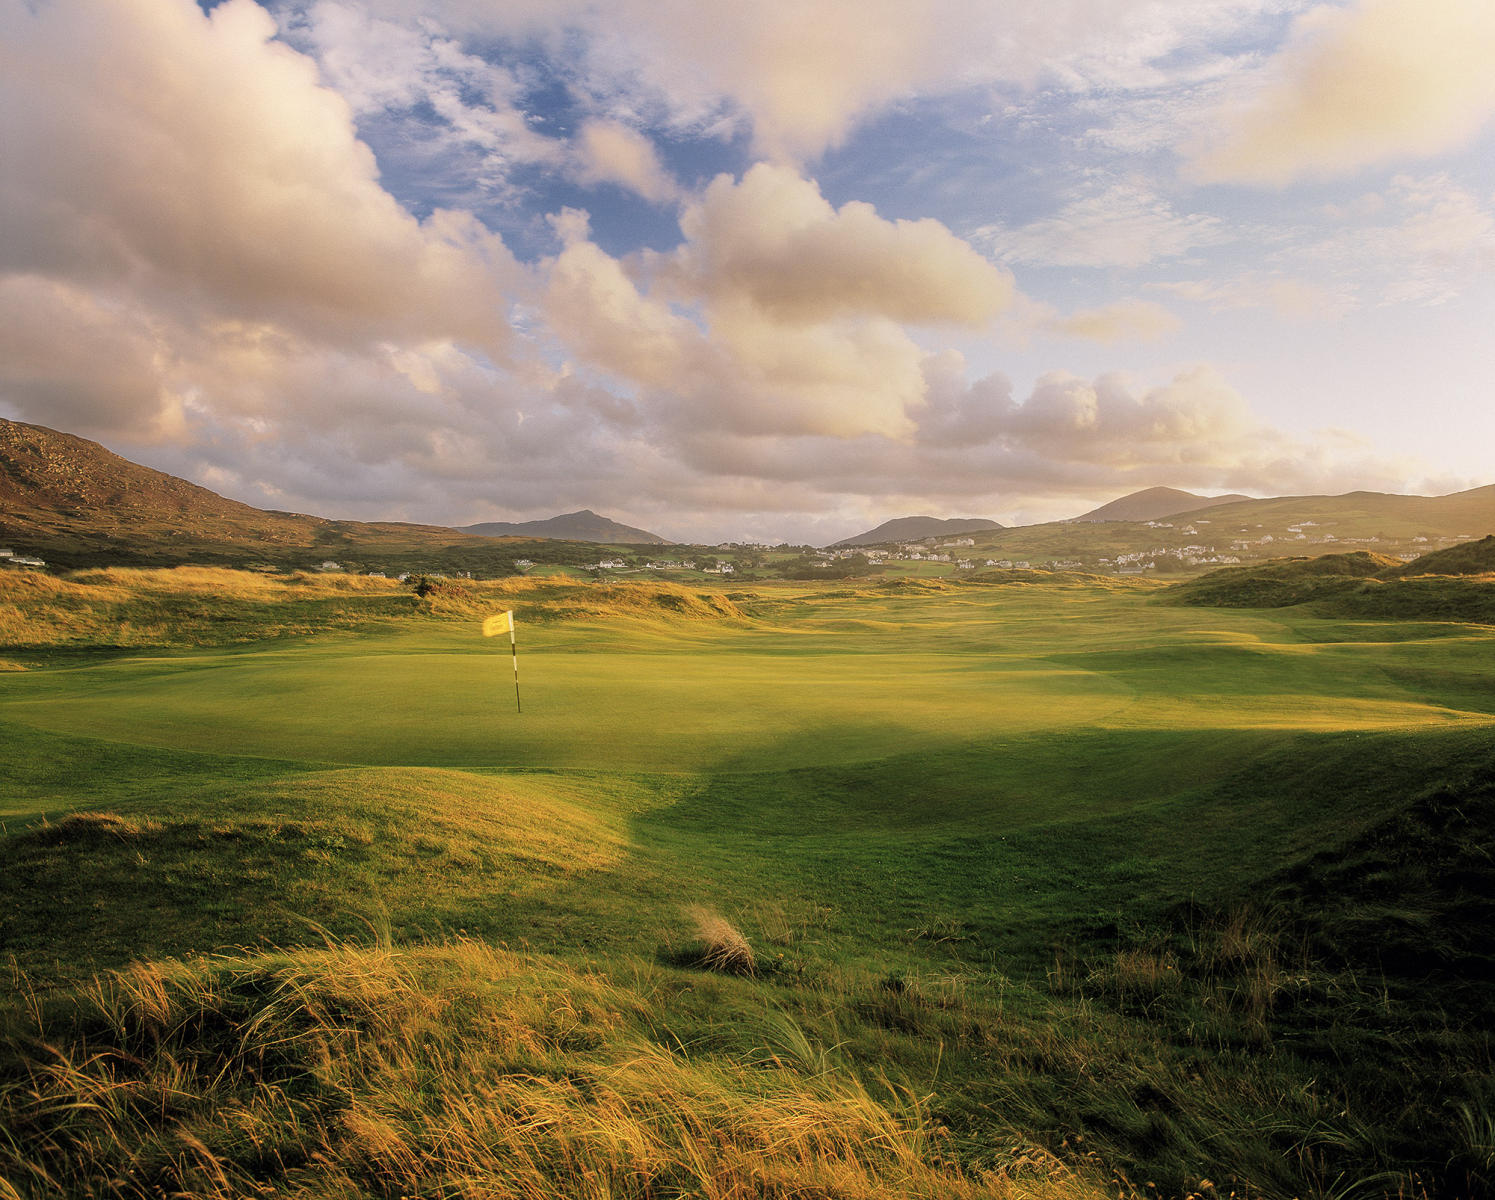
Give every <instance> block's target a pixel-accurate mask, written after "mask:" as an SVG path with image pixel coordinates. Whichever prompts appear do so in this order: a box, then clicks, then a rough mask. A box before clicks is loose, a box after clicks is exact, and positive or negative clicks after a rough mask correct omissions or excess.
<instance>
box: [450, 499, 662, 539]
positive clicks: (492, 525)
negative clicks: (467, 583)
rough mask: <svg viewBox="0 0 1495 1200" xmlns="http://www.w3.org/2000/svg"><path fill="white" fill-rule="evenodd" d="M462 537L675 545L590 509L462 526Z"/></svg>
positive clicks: (460, 526)
mask: <svg viewBox="0 0 1495 1200" xmlns="http://www.w3.org/2000/svg"><path fill="white" fill-rule="evenodd" d="M457 530H458V532H460V533H471V534H475V535H477V536H478V537H524V538H545V539H547V540H549V539H555V540H558V541H567V542H592V543H594V544H598V545H604V546H621V545H627V546H668V545H671V544H672V543H671V542H670V541H669V539H668V538H662V537H660V536H659V535H658V534H657V533H650V532H649V531H648V530H646V529H635V528H634V527H633V526H631V525H622V524H619V523H618V522H617V521H613V520H610V519H609V518H607V517H604V516H599V515H598V514H597V513H594V512H593V511H592V510H591V509H589V508H584V509H582V510H581V511H580V512H574V513H563V514H562V515H561V516H558V517H547V518H546V519H545V520H543V521H517V522H515V521H484V522H482V523H481V524H478V525H459V526H457Z"/></svg>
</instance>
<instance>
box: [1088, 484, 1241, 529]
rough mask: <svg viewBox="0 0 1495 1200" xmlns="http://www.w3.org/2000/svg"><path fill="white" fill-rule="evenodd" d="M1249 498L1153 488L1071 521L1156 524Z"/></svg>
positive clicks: (1168, 488) (1135, 493)
mask: <svg viewBox="0 0 1495 1200" xmlns="http://www.w3.org/2000/svg"><path fill="white" fill-rule="evenodd" d="M1250 499H1251V497H1250V496H1242V495H1239V494H1238V493H1232V494H1231V495H1229V496H1196V495H1195V494H1194V493H1193V492H1183V491H1180V490H1179V489H1178V488H1170V487H1154V488H1146V489H1144V490H1143V491H1140V492H1133V493H1132V494H1131V495H1130V496H1123V497H1121V499H1119V500H1112V501H1111V502H1110V503H1109V504H1102V505H1101V506H1100V507H1099V508H1095V509H1091V510H1090V511H1089V512H1088V513H1085V514H1084V515H1083V516H1078V517H1075V518H1073V519H1074V520H1076V521H1156V520H1157V519H1158V518H1159V517H1174V516H1178V515H1179V514H1180V513H1187V512H1197V511H1198V510H1200V509H1203V508H1214V507H1216V506H1217V505H1221V504H1234V503H1236V502H1237V501H1240V500H1250Z"/></svg>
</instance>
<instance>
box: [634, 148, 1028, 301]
mask: <svg viewBox="0 0 1495 1200" xmlns="http://www.w3.org/2000/svg"><path fill="white" fill-rule="evenodd" d="M680 228H681V230H682V231H683V232H684V234H685V243H684V244H683V246H682V247H681V248H680V250H679V251H677V252H676V253H675V254H673V255H671V256H669V257H668V259H666V260H664V261H662V262H661V263H660V264H659V266H660V269H661V270H662V271H663V272H665V273H666V274H668V276H669V277H670V278H672V279H673V280H675V281H676V282H677V284H679V285H680V286H681V287H683V288H684V289H685V290H687V291H689V292H691V293H694V294H698V295H701V296H703V297H705V298H707V299H710V300H714V301H740V302H742V303H745V304H750V305H752V306H753V307H754V308H756V309H758V310H759V311H760V312H762V313H764V314H766V315H768V316H770V317H772V318H775V319H779V320H784V321H818V320H826V319H829V318H832V317H841V316H857V315H875V316H882V317H887V318H890V319H892V320H896V321H902V322H908V323H917V324H925V323H953V324H961V325H968V326H973V327H979V326H981V325H984V324H986V323H987V322H989V321H990V320H992V319H993V318H994V317H995V316H996V315H997V314H998V313H1000V312H1001V311H1002V310H1003V309H1004V308H1006V307H1007V305H1008V304H1010V303H1011V300H1012V296H1013V284H1012V279H1011V276H1009V275H1008V274H1007V272H1005V271H1003V270H1001V269H1000V268H998V267H996V266H993V265H992V264H991V263H990V262H988V261H987V260H986V259H985V258H983V257H982V256H981V255H980V254H978V253H977V252H976V251H975V250H974V249H973V248H972V247H971V246H970V245H969V244H968V243H966V242H964V241H962V240H961V239H960V238H958V237H956V236H955V235H954V234H953V233H951V232H950V230H948V229H947V228H946V227H945V226H944V225H942V224H940V223H939V222H938V221H934V220H930V219H924V220H919V221H901V220H900V221H888V220H885V219H883V218H882V217H879V216H878V215H877V211H876V210H875V209H874V208H873V207H872V206H871V205H870V204H865V203H862V202H860V201H852V202H850V203H848V204H845V205H843V206H842V207H841V208H840V209H834V208H832V207H831V205H830V204H829V203H828V202H827V201H826V200H825V198H824V197H823V196H822V195H821V194H820V190H819V188H818V187H817V186H816V185H815V184H814V183H813V182H812V181H810V180H807V179H803V178H801V177H800V176H799V175H798V174H797V173H795V172H793V171H790V170H786V169H784V168H781V167H773V166H769V165H767V164H765V163H759V164H758V165H757V166H755V167H753V168H752V169H751V170H749V171H748V172H747V174H746V175H744V176H743V178H742V179H741V180H740V181H734V180H733V179H732V178H731V177H730V176H726V175H722V176H718V177H717V178H716V179H715V180H714V181H713V182H712V183H711V185H710V186H709V187H708V188H707V189H706V192H705V195H704V196H703V197H702V199H701V200H700V201H699V202H698V203H696V204H693V205H691V206H690V207H689V208H687V210H686V211H685V213H684V215H683V216H682V217H681V220H680Z"/></svg>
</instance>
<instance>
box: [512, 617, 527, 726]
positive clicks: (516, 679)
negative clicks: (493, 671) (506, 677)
mask: <svg viewBox="0 0 1495 1200" xmlns="http://www.w3.org/2000/svg"><path fill="white" fill-rule="evenodd" d="M509 650H510V652H511V653H512V654H513V655H514V711H515V712H516V713H522V712H523V711H524V709H522V708H520V707H519V643H518V642H517V641H516V640H515V639H514V618H513V617H512V616H511V617H510V618H509Z"/></svg>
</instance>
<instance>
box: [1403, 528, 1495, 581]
mask: <svg viewBox="0 0 1495 1200" xmlns="http://www.w3.org/2000/svg"><path fill="white" fill-rule="evenodd" d="M1392 573H1393V574H1395V575H1400V576H1412V575H1495V534H1489V535H1487V536H1485V537H1482V538H1480V540H1479V541H1477V542H1464V543H1462V544H1460V545H1457V546H1449V547H1448V548H1447V549H1445V550H1434V551H1433V552H1432V553H1431V554H1424V555H1423V556H1422V557H1421V558H1418V559H1414V560H1413V561H1412V562H1409V563H1408V564H1407V565H1406V566H1404V567H1399V568H1397V570H1396V571H1394V572H1392Z"/></svg>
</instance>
